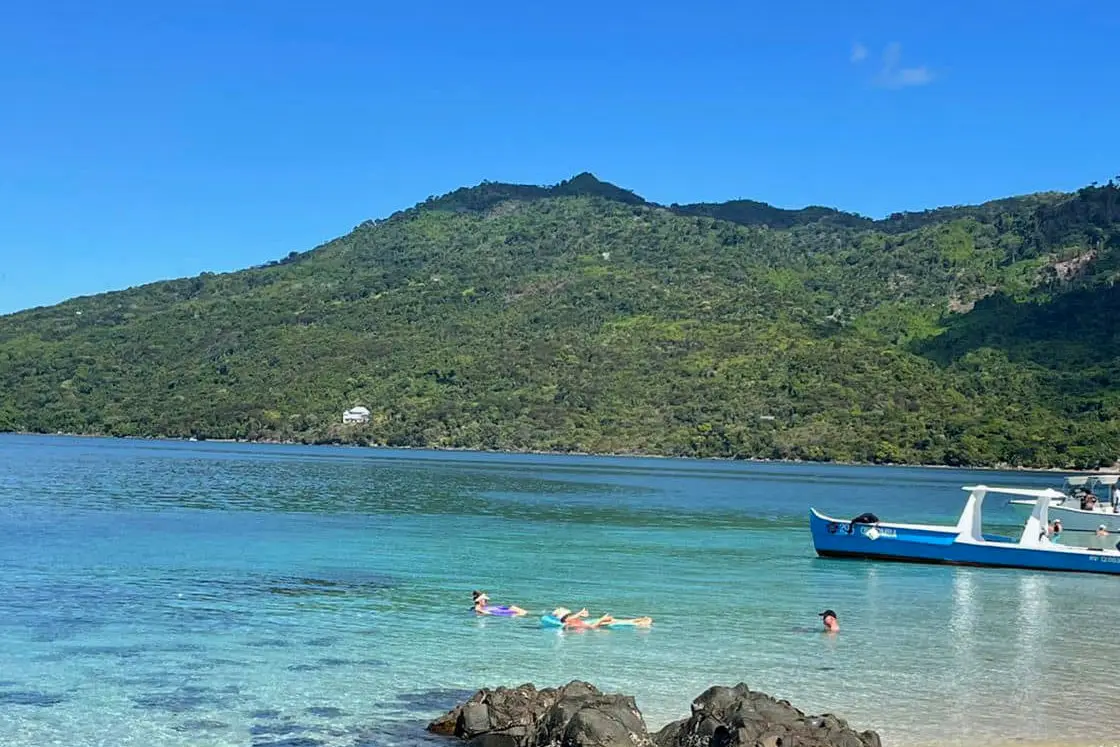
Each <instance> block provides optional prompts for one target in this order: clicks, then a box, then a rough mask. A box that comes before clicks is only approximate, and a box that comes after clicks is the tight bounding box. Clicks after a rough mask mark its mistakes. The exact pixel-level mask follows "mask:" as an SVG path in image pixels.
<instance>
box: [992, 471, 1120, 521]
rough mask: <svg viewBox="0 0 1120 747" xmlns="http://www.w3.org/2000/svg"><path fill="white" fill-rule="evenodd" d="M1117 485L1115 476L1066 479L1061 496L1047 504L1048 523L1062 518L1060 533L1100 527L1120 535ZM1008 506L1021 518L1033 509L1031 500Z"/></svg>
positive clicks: (1016, 502) (1076, 476)
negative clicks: (1048, 511)
mask: <svg viewBox="0 0 1120 747" xmlns="http://www.w3.org/2000/svg"><path fill="white" fill-rule="evenodd" d="M1118 482H1120V475H1114V474H1108V475H1074V476H1070V477H1067V478H1066V479H1065V483H1064V484H1063V485H1062V491H1061V494H1060V495H1059V496H1058V497H1057V498H1055V499H1054V500H1053V501H1051V502H1050V519H1051V521H1053V520H1054V519H1061V521H1062V531H1063V532H1096V531H1097V529H1099V528H1100V526H1101V525H1102V524H1103V525H1104V528H1105V529H1106V530H1108V531H1109V532H1112V533H1116V532H1120V485H1117V483H1118ZM1098 490H1099V491H1100V494H1098ZM1008 504H1009V505H1010V506H1011V508H1012V510H1013V511H1015V513H1016V514H1018V515H1019V516H1020V517H1022V518H1023V519H1026V518H1027V517H1028V516H1030V514H1031V511H1033V510H1034V501H1029V500H1023V499H1019V500H1010V501H1008Z"/></svg>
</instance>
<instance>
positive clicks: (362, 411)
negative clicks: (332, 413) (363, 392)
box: [342, 405, 369, 423]
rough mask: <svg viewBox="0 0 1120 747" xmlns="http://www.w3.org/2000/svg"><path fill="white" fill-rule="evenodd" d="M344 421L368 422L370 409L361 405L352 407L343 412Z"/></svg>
mask: <svg viewBox="0 0 1120 747" xmlns="http://www.w3.org/2000/svg"><path fill="white" fill-rule="evenodd" d="M342 422H343V423H368V422H369V410H368V409H366V408H365V407H362V406H360V405H359V406H358V407H351V408H350V409H349V410H347V411H346V412H344V413H342Z"/></svg>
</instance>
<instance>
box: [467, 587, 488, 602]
mask: <svg viewBox="0 0 1120 747" xmlns="http://www.w3.org/2000/svg"><path fill="white" fill-rule="evenodd" d="M471 597H472V598H473V599H474V603H475V604H486V603H487V602H489V601H490V597H489V595H487V593H486V592H485V591H478V590H475V591H472V592H471Z"/></svg>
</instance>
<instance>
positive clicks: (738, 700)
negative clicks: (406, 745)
mask: <svg viewBox="0 0 1120 747" xmlns="http://www.w3.org/2000/svg"><path fill="white" fill-rule="evenodd" d="M428 731H430V732H433V733H435V734H442V735H445V736H453V737H458V738H459V739H464V740H467V741H469V742H470V743H471V745H472V747H881V744H880V741H879V735H878V734H877V733H875V732H873V731H863V732H857V731H855V730H854V729H852V728H851V727H849V726H848V724H847V722H846V721H844V719H842V718H840V717H838V716H835V715H832V714H825V715H823V716H807V715H805V714H804V713H802V712H801V711H800V710H798V709H796V708H794V707H793V706H792V705H790V704H789V703H788V702H787V701H784V700H775V699H774V698H772V697H770V696H769V695H767V694H765V693H760V692H752V691H751V690H750V689H749V688H748V687H747V686H746V685H744V684H741V683H740V684H738V685H736V686H735V687H711V688H708V689H707V690H706V691H704V692H703V693H702V694H701V695H700V696H699V697H698V698H696V700H694V701H693V702H692V715H691V716H689V717H688V718H686V719H681V720H680V721H674V722H673V723H671V724H669V725H667V726H666V727H665V728H663V729H662V730H661V731H659V732H657V734H656V735H654V736H652V737H651V736H650V734H649V732H648V731H647V729H646V725H645V721H644V720H643V719H642V714H641V712H639V711H638V707H637V705H636V704H635V703H634V699H633V698H632V697H630V696H628V695H616V694H608V693H603V692H600V691H599V690H598V689H597V688H595V687H594V686H593V685H589V684H588V683H586V682H579V681H572V682H569V683H568V684H567V685H564V686H563V687H560V688H551V687H547V688H544V689H541V690H538V689H537V688H536V687H535V686H533V685H532V684H525V685H521V686H519V687H514V688H505V687H499V688H495V689H493V690H490V689H485V690H479V691H478V692H476V693H475V694H474V695H472V696H471V697H470V699H468V700H467V701H466V702H465V703H463V704H462V705H458V706H455V708H453V709H451V711H450V712H448V713H447V714H445V715H443V716H441V717H440V718H437V719H436V720H435V721H432V722H431V723H430V724H428Z"/></svg>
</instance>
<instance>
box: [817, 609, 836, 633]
mask: <svg viewBox="0 0 1120 747" xmlns="http://www.w3.org/2000/svg"><path fill="white" fill-rule="evenodd" d="M817 616H818V617H820V618H821V622H823V623H824V627H825V628H826V629H828V630H839V629H840V623H839V622H837V621H836V613H835V612H833V611H832V610H825V611H824V612H818V613H817Z"/></svg>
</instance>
